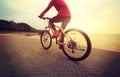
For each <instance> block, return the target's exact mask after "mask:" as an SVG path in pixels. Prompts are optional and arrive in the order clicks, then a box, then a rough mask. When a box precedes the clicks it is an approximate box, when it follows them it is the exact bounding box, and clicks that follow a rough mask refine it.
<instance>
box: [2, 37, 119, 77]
mask: <svg viewBox="0 0 120 77" xmlns="http://www.w3.org/2000/svg"><path fill="white" fill-rule="evenodd" d="M0 77H120V52H112V51H106V50H100V49H92V53H91V55H90V56H89V57H88V58H87V59H86V60H84V61H80V62H73V61H70V60H68V59H67V57H66V56H65V55H64V54H63V53H62V51H61V50H59V49H58V47H57V46H56V45H54V44H53V45H52V47H51V48H50V49H49V50H44V49H43V48H42V47H41V45H40V43H39V39H34V38H29V37H26V36H16V35H0Z"/></svg>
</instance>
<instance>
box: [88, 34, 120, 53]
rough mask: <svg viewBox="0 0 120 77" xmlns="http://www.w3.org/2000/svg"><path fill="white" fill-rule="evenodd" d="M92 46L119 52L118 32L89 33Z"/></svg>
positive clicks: (119, 36)
mask: <svg viewBox="0 0 120 77" xmlns="http://www.w3.org/2000/svg"><path fill="white" fill-rule="evenodd" d="M89 37H90V39H91V43H92V47H93V48H99V49H105V50H110V51H118V52H120V34H90V35H89Z"/></svg>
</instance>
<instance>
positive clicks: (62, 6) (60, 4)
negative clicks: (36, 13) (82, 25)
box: [40, 0, 71, 16]
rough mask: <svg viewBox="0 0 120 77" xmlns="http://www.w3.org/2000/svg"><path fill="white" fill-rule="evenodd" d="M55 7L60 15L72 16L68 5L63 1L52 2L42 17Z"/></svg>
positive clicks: (54, 0) (53, 0) (52, 0)
mask: <svg viewBox="0 0 120 77" xmlns="http://www.w3.org/2000/svg"><path fill="white" fill-rule="evenodd" d="M52 6H54V7H55V9H56V10H57V11H58V15H61V16H71V14H70V11H69V8H68V6H67V4H66V3H65V2H64V1H63V0H51V1H50V3H49V5H48V6H47V8H46V9H45V10H44V11H43V12H42V13H41V15H40V16H44V14H45V13H46V12H47V11H48V10H49V9H50V8H51V7H52Z"/></svg>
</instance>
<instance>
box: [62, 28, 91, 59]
mask: <svg viewBox="0 0 120 77" xmlns="http://www.w3.org/2000/svg"><path fill="white" fill-rule="evenodd" d="M72 31H75V32H78V33H79V34H81V36H82V37H83V38H84V39H85V41H86V45H87V47H86V51H85V53H84V54H83V55H82V56H80V57H73V56H71V55H69V54H68V53H67V52H68V51H67V50H66V49H65V47H64V46H62V47H61V49H62V51H63V53H64V54H65V55H66V56H67V57H68V58H69V59H70V60H72V61H82V60H84V59H86V58H87V57H88V56H89V55H90V52H91V41H90V39H89V37H88V35H87V34H86V33H85V32H83V31H81V30H79V29H76V28H71V29H68V30H67V31H65V34H68V33H70V32H72ZM76 38H77V37H76ZM62 42H63V43H64V42H65V36H63V37H62ZM78 52H79V51H78ZM79 53H80V52H79ZM77 55H78V54H77Z"/></svg>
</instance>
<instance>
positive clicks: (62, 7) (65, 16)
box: [39, 0, 71, 38]
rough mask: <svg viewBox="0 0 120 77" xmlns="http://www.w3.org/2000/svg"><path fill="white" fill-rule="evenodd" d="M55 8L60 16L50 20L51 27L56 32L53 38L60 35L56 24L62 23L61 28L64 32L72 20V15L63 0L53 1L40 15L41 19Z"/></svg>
mask: <svg viewBox="0 0 120 77" xmlns="http://www.w3.org/2000/svg"><path fill="white" fill-rule="evenodd" d="M52 6H54V7H55V9H56V10H57V12H58V14H57V15H56V16H54V17H53V18H51V19H50V20H49V24H50V26H51V27H52V28H53V30H54V32H53V34H52V38H53V37H56V36H58V35H59V31H57V30H56V28H55V26H54V23H58V22H62V25H61V28H62V29H63V30H64V29H65V28H66V26H67V24H68V23H69V21H70V19H71V13H70V10H69V8H68V6H67V4H66V3H65V2H64V1H63V0H51V1H50V2H49V4H48V6H47V8H46V9H45V10H44V11H43V12H42V13H41V14H40V15H39V17H40V18H42V17H44V15H45V13H46V12H48V10H49V9H50V8H51V7H52Z"/></svg>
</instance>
